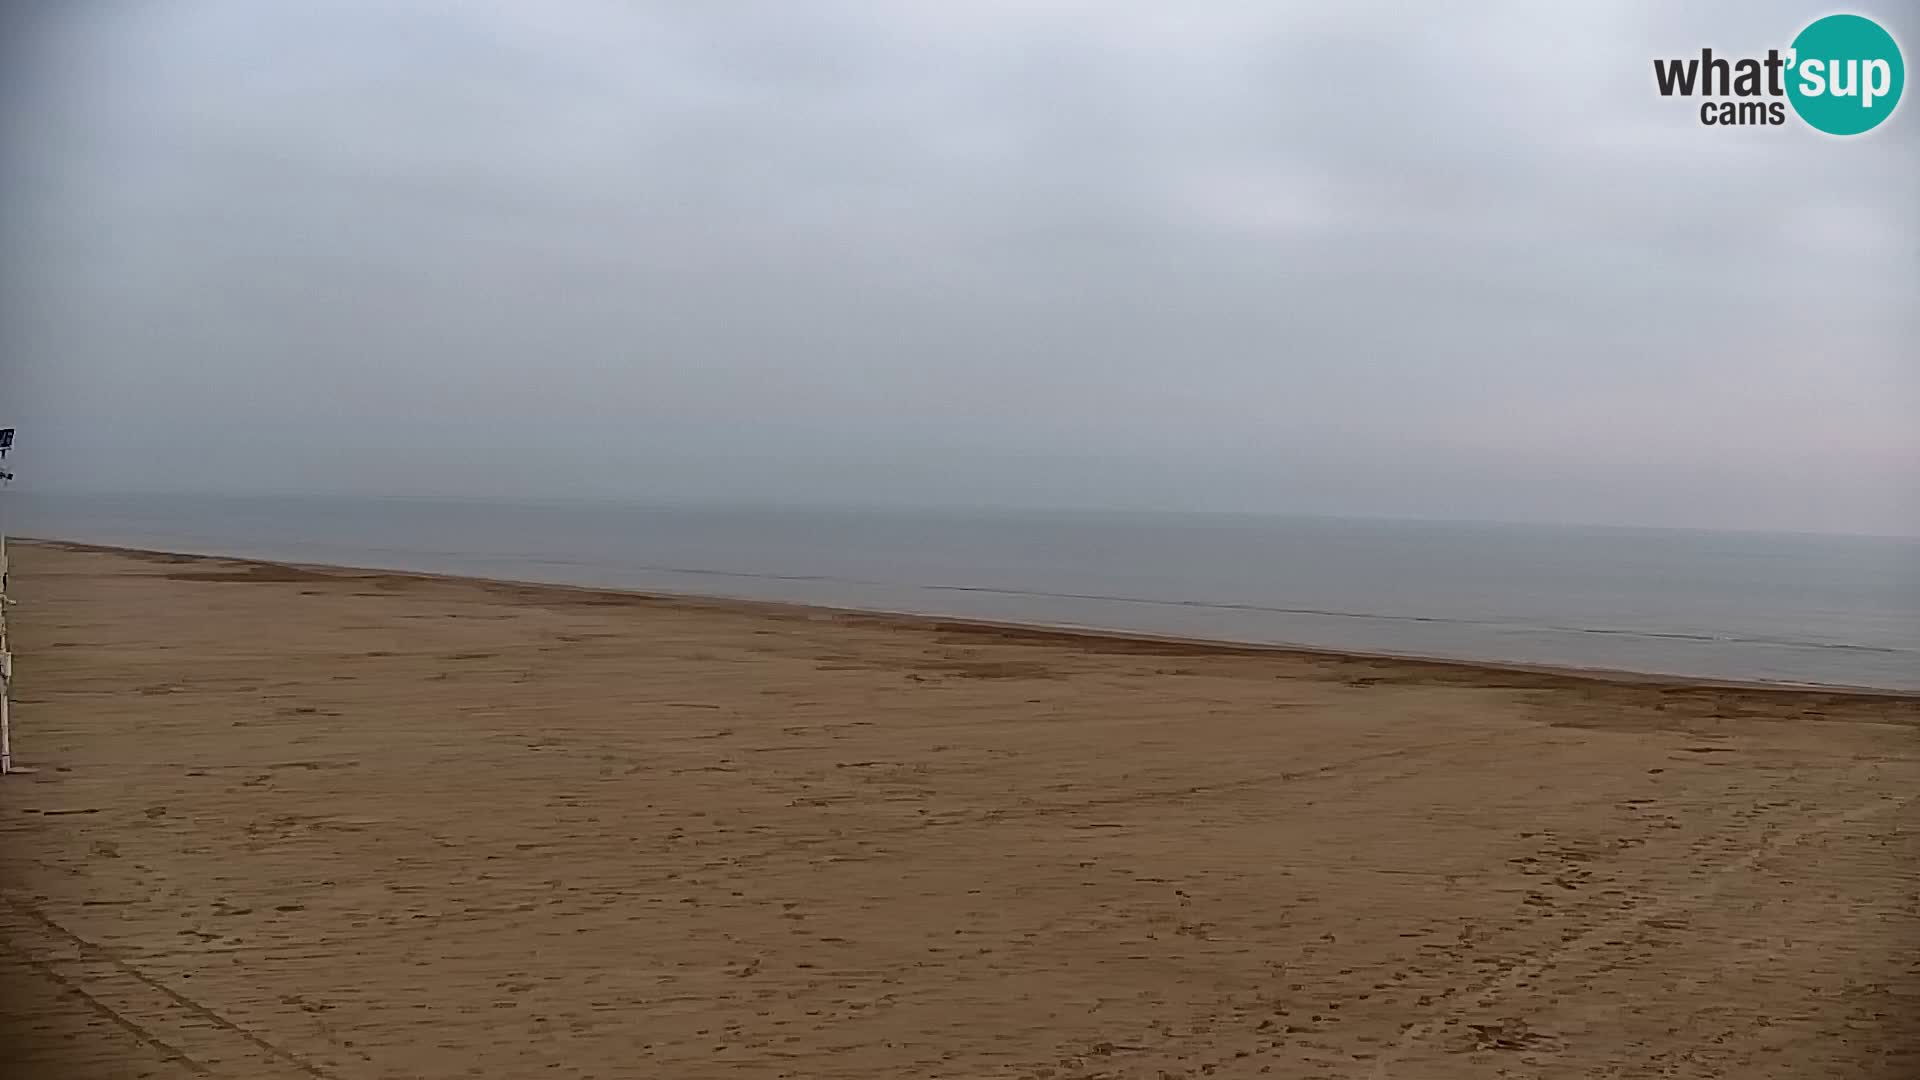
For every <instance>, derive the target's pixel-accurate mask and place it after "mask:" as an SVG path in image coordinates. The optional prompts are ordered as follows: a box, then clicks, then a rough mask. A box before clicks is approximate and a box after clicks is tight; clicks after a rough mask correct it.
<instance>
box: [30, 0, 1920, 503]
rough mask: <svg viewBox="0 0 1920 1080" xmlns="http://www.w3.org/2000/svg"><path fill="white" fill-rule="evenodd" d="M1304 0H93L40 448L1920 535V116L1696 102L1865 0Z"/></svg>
mask: <svg viewBox="0 0 1920 1080" xmlns="http://www.w3.org/2000/svg"><path fill="white" fill-rule="evenodd" d="M1196 8H1197V10H1194V9H1196ZM1274 8H1275V6H1274V5H1264V4H1228V3H1217V4H1206V5H1197V6H1196V5H1188V6H1186V7H1185V8H1182V9H1181V10H1180V17H1177V18H1176V17H1174V16H1173V15H1172V14H1170V13H1171V12H1172V11H1173V9H1171V8H1169V7H1167V6H1166V5H1160V4H1152V5H1149V4H1137V5H1130V4H1120V5H1114V4H1106V3H1103V4H1093V3H1070V2H1061V3H1052V4H1039V5H1033V4H1019V5H1016V4H984V5H954V4H947V3H932V2H926V3H903V4H896V5H885V6H879V7H876V6H874V5H870V4H857V3H823V4H809V5H789V4H773V3H764V4H760V3H754V4H741V5H732V4H729V5H682V4H657V5H655V4H638V5H627V4H613V3H593V2H588V0H569V2H564V3H552V4H524V3H508V2H496V3H463V4H456V3H451V2H440V3H432V2H427V0H418V2H411V3H372V2H361V3H336V4H329V5H324V6H318V5H316V6H313V7H302V6H299V5H259V4H251V3H241V2H238V0H226V2H221V0H178V2H175V3H171V4H155V5H145V6H131V5H127V6H118V7H110V6H104V5H103V6H98V7H88V8H85V9H82V13H81V14H74V15H68V16H61V17H48V18H46V19H45V20H43V25H40V26H38V27H37V28H36V32H35V33H34V34H33V35H31V40H32V47H33V49H34V50H35V53H34V57H33V59H34V61H35V62H34V63H33V64H32V65H31V74H30V75H29V76H25V77H17V78H16V82H18V83H20V84H21V85H22V87H23V92H22V93H21V94H19V95H14V96H15V97H16V98H18V99H19V100H18V101H16V102H15V103H14V104H13V105H12V106H11V107H10V108H9V110H8V112H7V113H6V114H5V121H4V123H5V126H4V127H0V137H4V139H5V141H6V150H7V153H6V154H5V155H0V156H3V157H4V158H5V160H7V161H8V162H11V163H12V164H8V165H5V166H4V167H5V168H6V169H7V173H6V174H5V175H6V177H7V181H8V182H7V186H6V187H5V189H4V199H3V200H0V236H4V237H5V238H6V239H7V241H8V242H7V246H6V251H7V255H6V256H5V261H4V264H0V274H4V277H3V278H0V284H4V286H5V288H4V293H0V304H4V305H5V308H4V313H5V314H6V316H7V318H6V319H5V322H4V323H3V324H0V326H3V327H4V328H3V329H0V345H3V346H4V347H5V349H6V352H5V355H6V356H7V359H6V360H5V361H4V362H5V363H6V365H7V368H6V370H5V371H3V372H0V378H4V387H5V399H4V401H5V404H6V405H7V406H8V411H9V412H10V413H12V414H14V415H13V417H12V418H13V420H14V422H16V423H19V424H21V425H22V426H23V427H25V428H29V429H33V430H34V433H35V440H34V441H33V442H32V443H29V444H28V445H37V446H38V447H39V448H40V450H39V454H38V456H37V457H36V458H35V459H34V461H35V468H34V470H33V471H29V470H26V469H25V468H24V467H23V470H22V471H23V474H25V475H28V476H36V479H35V481H34V482H35V483H37V484H41V485H44V486H47V487H59V486H71V487H81V486H94V487H129V486H148V485H151V484H155V483H160V482H161V481H158V480H156V479H154V476H153V473H152V471H151V470H150V469H147V468H145V467H143V464H144V462H145V461H146V460H150V458H147V457H146V456H144V455H143V454H142V453H141V451H142V449H143V448H148V447H153V446H158V445H164V446H167V447H169V448H171V453H173V454H175V455H177V456H179V457H181V458H183V459H185V460H187V461H190V462H191V466H190V467H189V468H184V469H177V470H170V471H169V477H168V479H167V480H166V481H165V482H166V483H174V484H192V485H194V486H201V487H208V488H282V487H300V488H308V489H311V488H321V489H337V488H347V489H356V490H419V491H436V490H459V491H468V490H489V489H491V490H505V491H536V490H539V491H550V490H578V491H592V492H600V493H609V494H620V493H626V494H638V495H645V494H654V493H666V494H676V495H677V494H698V493H702V492H706V493H716V494H722V495H727V496H730V497H731V496H738V497H755V496H758V495H767V494H770V493H778V494H781V495H782V496H784V497H800V498H807V497H817V498H830V499H835V500H841V501H859V500H862V499H877V500H885V501H900V500H912V501H921V502H940V501H943V500H950V501H958V502H986V503H992V502H1034V501H1039V502H1047V501H1075V502H1087V503H1092V504H1113V505H1193V506H1204V507H1207V508H1218V509H1235V508H1244V509H1281V510H1287V509H1294V510H1309V511H1330V512H1363V513H1411V514H1422V515H1440V516H1445V515H1446V514H1447V512H1448V509H1447V508H1448V507H1449V506H1452V507H1454V508H1455V509H1456V510H1457V512H1458V513H1459V514H1461V515H1463V516H1479V517H1489V516H1491V517H1510V518H1536V517H1545V518H1552V519H1582V520H1594V521H1619V522H1626V523H1655V524H1658V523H1668V524H1692V525H1730V526H1740V527H1786V528H1814V529H1822V528H1834V529H1862V530H1870V531H1890V530H1891V531H1908V532H1914V531H1920V496H1916V494H1915V489H1916V487H1920V485H1916V484H1915V483H1914V482H1913V480H1914V477H1915V472H1914V469H1915V466H1916V465H1917V464H1920V434H1917V433H1916V428H1915V426H1914V425H1913V424H1912V422H1911V418H1912V416H1913V415H1914V414H1915V407H1916V406H1917V405H1920V375H1917V374H1916V367H1915V364H1914V360H1915V354H1916V344H1917V343H1920V315H1916V314H1915V306H1914V305H1913V304H1912V303H1911V298H1912V297H1913V296H1914V295H1916V293H1920V289H1917V288H1916V286H1920V260H1916V258H1915V248H1914V240H1915V237H1916V235H1920V230H1917V229H1916V224H1917V223H1916V221H1915V214H1916V212H1917V211H1916V207H1920V200H1916V199H1915V198H1914V196H1915V194H1916V192H1915V191H1914V188H1913V180H1912V177H1913V176H1914V175H1916V173H1915V168H1914V166H1915V165H1916V164H1920V152H1917V150H1916V147H1917V145H1920V143H1917V141H1916V138H1915V136H1914V132H1915V130H1916V129H1915V123H1914V119H1913V117H1914V115H1915V114H1914V111H1913V108H1914V106H1913V105H1912V104H1910V103H1909V104H1903V105H1902V110H1901V113H1900V114H1899V115H1897V116H1896V117H1895V119H1894V120H1893V121H1892V122H1891V124H1890V126H1889V127H1888V129H1886V130H1884V131H1881V132H1877V133H1875V134H1874V135H1872V136H1869V137H1867V138H1865V139H1859V140H1853V141H1850V142H1837V141H1831V140H1824V139H1822V138H1820V137H1818V136H1816V135H1814V134H1812V133H1810V132H1807V131H1805V130H1803V129H1798V128H1794V127H1789V128H1786V129H1761V130H1752V131H1739V130H1735V131H1719V130H1713V129H1707V128H1702V127H1700V126H1699V125H1698V124H1697V123H1696V122H1695V121H1694V119H1693V117H1692V115H1691V113H1690V112H1689V110H1688V107H1687V106H1686V105H1685V104H1684V103H1680V102H1674V101H1662V100H1661V99H1659V98H1658V97H1657V95H1655V94H1654V93H1653V90H1652V86H1651V75H1650V60H1651V58H1652V57H1653V56H1655V55H1684V54H1685V53H1687V52H1689V51H1692V50H1697V49H1698V48H1699V47H1700V45H1702V44H1712V45H1714V46H1715V47H1716V48H1725V49H1730V50H1732V49H1745V50H1751V51H1760V50H1764V49H1765V48H1766V47H1767V46H1768V45H1770V44H1778V43H1784V41H1785V40H1786V39H1787V38H1788V37H1789V36H1790V35H1791V34H1792V32H1793V31H1794V30H1796V29H1797V28H1798V27H1799V26H1800V25H1802V24H1803V23H1804V22H1805V21H1806V20H1807V19H1808V18H1810V17H1811V13H1809V12H1807V11H1803V10H1800V9H1799V8H1798V7H1796V6H1795V5H1791V4H1785V3H1777V4H1731V3H1729V4H1725V5H1718V6H1689V7H1687V8H1685V9H1678V8H1676V7H1675V6H1673V5H1665V4H1647V5H1641V6H1637V7H1636V6H1633V5H1615V4H1593V5H1553V6H1551V7H1550V8H1549V7H1547V6H1543V5H1533V4H1519V3H1503V4H1490V5H1485V6H1483V7H1481V8H1479V9H1477V11H1476V12H1475V13H1474V14H1472V15H1463V14H1461V13H1459V12H1456V11H1452V10H1441V9H1439V8H1432V9H1419V10H1416V11H1415V12H1413V13H1412V14H1409V13H1408V12H1407V11H1405V10H1404V9H1403V8H1401V7H1399V6H1388V5H1328V6H1327V7H1325V8H1324V9H1321V10H1313V9H1307V8H1302V9H1299V10H1294V11H1286V12H1281V11H1277V10H1274ZM1888 21H1889V23H1890V25H1893V26H1894V27H1895V30H1896V33H1898V34H1902V35H1903V36H1904V38H1905V40H1908V41H1912V40H1916V38H1920V35H1916V34H1915V32H1914V31H1915V30H1916V29H1920V27H1914V26H1907V25H1904V24H1902V23H1901V22H1900V21H1899V20H1898V19H1897V18H1892V17H1890V16H1889V18H1888ZM16 48H19V47H16ZM507 425H512V426H513V429H514V430H515V432H516V434H515V437H514V439H513V440H512V443H511V445H502V443H501V442H500V440H499V439H498V438H497V432H499V431H500V430H501V429H502V428H503V427H504V426H507ZM23 438H25V436H24V435H23Z"/></svg>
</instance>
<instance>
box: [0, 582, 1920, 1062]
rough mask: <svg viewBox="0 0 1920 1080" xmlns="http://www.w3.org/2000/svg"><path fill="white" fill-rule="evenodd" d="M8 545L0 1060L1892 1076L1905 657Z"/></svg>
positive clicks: (1918, 876)
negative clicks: (1121, 627) (1774, 683)
mask: <svg viewBox="0 0 1920 1080" xmlns="http://www.w3.org/2000/svg"><path fill="white" fill-rule="evenodd" d="M12 552H13V593H14V595H15V596H16V598H17V599H18V600H19V605H18V606H17V607H16V608H14V609H13V610H12V611H11V613H10V615H9V627H10V631H11V633H12V636H13V646H14V649H15V651H16V654H17V669H18V671H17V680H16V686H15V697H16V703H17V708H16V713H15V718H16V747H15V748H16V753H17V755H18V759H19V761H20V763H22V764H24V765H27V766H31V767H34V768H36V769H37V771H36V772H34V773H32V774H28V775H19V776H11V777H7V778H5V780H4V781H0V945H3V947H0V991H4V994H5V996H4V999H0V1070H5V1075H8V1076H21V1077H60V1078H65V1077H74V1078H109V1077H111V1078H122V1077H155V1078H169V1080H171V1078H175V1077H194V1076H214V1077H234V1078H249V1080H252V1078H259V1080H274V1078H295V1080H297V1078H311V1077H337V1078H343V1080H344V1078H373V1077H382V1078H388V1077H391V1078H413V1077H510V1078H520V1077H612V1076H621V1077H659V1078H699V1077H728V1078H755V1077H763V1078H772V1077H806V1078H836V1077H844V1078H855V1077H858V1078H879V1077H956V1078H959V1077H967V1078H972V1077H1035V1078H1049V1080H1066V1078H1070V1077H1127V1078H1134V1077H1139V1078H1146V1080H1162V1078H1166V1077H1180V1078H1188V1077H1204V1076H1211V1077H1216V1078H1223V1080H1224V1078H1238V1077H1253V1076H1272V1077H1276V1078H1302V1077H1328V1078H1385V1077H1393V1078H1404V1080H1452V1078H1461V1080H1466V1078H1473V1080H1480V1078H1488V1077H1610V1078H1629V1077H1647V1078H1651V1077H1740V1078H1747V1077H1793V1078H1799V1077H1834V1078H1841V1077H1844V1078H1848V1080H1858V1078H1886V1080H1913V1078H1915V1077H1920V966H1917V965H1920V804H1917V803H1916V799H1920V744H1917V743H1916V731H1920V701H1916V700H1915V699H1902V698H1897V697H1890V696H1876V695H1870V694H1851V693H1841V692H1829V693H1796V692H1782V691H1765V690H1753V689H1737V688H1714V687H1701V686H1687V685H1684V684H1677V683H1669V682H1658V681H1639V682H1609V681H1601V680H1593V679H1583V678H1578V677H1571V676H1564V675H1555V674H1550V673H1525V672H1510V671H1498V670H1493V669H1477V668H1473V667H1470V666H1465V665H1445V664H1429V663H1420V662H1412V661H1400V660H1382V659H1361V658H1339V657H1329V656H1320V655H1313V654H1305V653H1287V652H1280V651H1271V650H1259V649H1247V648H1233V647H1215V646H1206V645H1193V644H1181V643H1172V642H1154V641H1140V640H1128V639H1121V638H1100V637H1091V636H1075V635H1071V634H1050V633H1045V632H1021V631H1016V630H1003V629H993V628H979V627H968V626H961V625H956V624H951V623H942V622H940V621H937V620H910V619H896V618H888V617H878V616H864V615H852V614H844V613H830V612H821V611H807V610H803V609H796V608H781V607H774V606H755V605H748V604H741V603H731V602H718V601H715V602H704V601H682V600H672V599H660V598H647V597H639V596H631V595H623V594H615V593H600V592H593V591H588V590H570V589H561V588H548V587H541V586H525V585H513V584H504V583H490V582H479V581H462V580H457V579H441V578H428V577H417V576H408V575H401V574H390V573H379V572H362V571H329V570H321V569H307V568H294V567H284V566H276V565H272V564H263V563H246V562H239V561H232V560H216V559H201V558H188V557H181V556H156V555H138V554H132V553H122V552H110V551H102V550H89V549H81V548H73V547H57V546H48V545H37V546H28V545H19V546H16V547H14V548H13V549H12Z"/></svg>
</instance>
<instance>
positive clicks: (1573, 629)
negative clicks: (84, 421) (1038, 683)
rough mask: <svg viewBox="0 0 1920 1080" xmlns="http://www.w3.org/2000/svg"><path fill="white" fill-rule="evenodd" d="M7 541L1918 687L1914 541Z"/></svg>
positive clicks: (1116, 516)
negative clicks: (109, 546) (74, 543)
mask: <svg viewBox="0 0 1920 1080" xmlns="http://www.w3.org/2000/svg"><path fill="white" fill-rule="evenodd" d="M0 525H4V527H5V529H6V530H7V531H8V532H9V533H11V534H14V535H23V536H38V537H44V538H49V539H61V540H74V541H81V542H87V543H96V544H112V545H119V546H127V547H144V548H156V549H163V550H176V551H186V552H195V553H205V554H219V555H234V556H244V557H252V558H263V559H277V560H287V561H301V562H314V563H332V564H339V565H348V566H365V567H377V568H382V569H393V570H413V571H424V572H433V573H451V574H468V575H475V576H483V577H499V578H512V579H519V580H528V581H543V582H554V583H563V584H577V585H594V586H605V587H616V588H629V589H638V590H645V591H658V592H673V593H688V594H699V595H712V596H726V597H738V598H743V599H754V600H779V601H790V602H799V603H813V604H824V605H832V606H838V607H850V608H863V609H872V610H880V611H897V612H908V613H916V614H937V615H953V616H960V617H968V618H979V619H992V620H1004V621H1010V622H1023V623H1034V624H1043V625H1058V626H1075V627H1091V628H1099V629H1110V630H1121V631H1136V632H1143V633H1152V634H1169V635H1179V636H1188V637H1199V638H1212V639H1220V640H1227V641H1245V642H1257V643H1265V644H1294V645H1305V646H1313V647H1321V648H1330V649H1343V650H1354V651H1363V652H1383V653H1397V654H1407V655H1421V656H1434V657H1444V658H1449V659H1461V660H1478V661H1493V662H1508V663H1526V664H1550V665H1558V666H1568V667H1582V668H1600V669H1615V670H1624V671H1635V672H1647V673H1656V674H1669V675H1682V676H1697V677H1702V678H1715V679H1739V680H1763V681H1780V682H1791V683H1816V684H1828V685H1849V686H1863V687H1876V688H1884V689H1896V690H1920V540H1915V539H1906V538H1882V537H1846V536H1814V535H1804V534H1755V533H1715V532H1691V531H1674V530H1654V529H1623V528H1586V527H1561V526H1523V525H1497V524H1479V523H1440V522H1409V521H1380V520H1349V519H1323V518H1290V517H1279V516H1258V515H1230V514H1159V513H1120V512H1111V513H1109V512H1049V511H984V512H983V511H972V510H969V511H959V510H955V511H937V510H907V509H842V508H798V507H771V506H722V505H701V504H691V503H658V504H646V503H613V502H560V501H551V502H548V501H514V500H504V499H503V500H456V499H394V498H337V497H206V496H194V497H164V498H163V497H154V496H97V495H88V496H78V495H59V496H55V495H44V494H34V493H30V492H25V491H14V492H9V493H7V494H6V495H4V496H0Z"/></svg>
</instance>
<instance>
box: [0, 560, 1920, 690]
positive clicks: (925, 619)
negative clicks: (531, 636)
mask: <svg viewBox="0 0 1920 1080" xmlns="http://www.w3.org/2000/svg"><path fill="white" fill-rule="evenodd" d="M9 542H11V543H15V544H21V545H27V546H36V547H45V548H50V549H53V550H61V551H74V552H95V553H101V554H113V555H126V556H131V557H134V558H141V559H156V558H157V559H164V560H167V561H178V562H186V561H195V562H219V563H229V564H235V565H240V566H248V567H261V568H269V569H273V570H283V571H292V572H297V573H310V574H316V575H324V576H339V575H378V576H380V577H386V578H392V579H403V580H417V581H436V582H456V583H460V582H464V583H477V584H481V585H488V586H504V587H508V588H511V589H515V590H535V591H542V590H551V591H554V592H558V593H561V594H565V595H569V596H592V597H600V598H605V599H608V600H609V601H610V602H631V603H634V604H644V605H650V606H669V607H675V606H677V607H683V608H686V609H698V610H706V611H732V612H738V613H743V614H787V615H797V616H802V617H809V618H820V617H827V618H832V619H835V620H838V621H845V622H856V623H857V622H861V621H866V624H867V625H876V626H888V627H899V628H908V629H919V630H929V631H935V632H947V633H974V634H981V635H990V636H992V637H994V638H996V639H998V640H1000V641H1004V642H1028V643H1033V644H1051V645H1068V646H1073V645H1078V646H1081V647H1085V648H1091V649H1093V650H1095V651H1100V652H1107V653H1115V652H1120V653H1124V652H1139V651H1149V648H1150V651H1153V652H1155V653H1156V654H1159V655H1181V656H1193V657H1203V656H1256V657H1257V656H1267V657H1273V658H1276V659H1290V660H1307V661H1319V662H1325V663H1334V664H1340V665H1345V666H1351V667H1355V668H1363V669H1379V668H1383V667H1384V668H1395V669H1398V675H1397V677H1396V681H1409V682H1417V683H1421V684H1426V685H1453V686H1458V685H1472V686H1479V687H1487V688H1502V689H1524V690H1553V689H1567V688H1589V689H1591V688H1609V687H1611V688H1620V689H1632V690H1642V691H1645V690H1654V691H1660V692H1664V693H1669V694H1675V695H1680V694H1686V693H1690V692H1700V693H1738V694H1742V695H1748V696H1753V697H1761V698H1767V699H1769V700H1774V701H1780V700H1785V701H1801V700H1809V699H1814V700H1820V701H1824V702H1827V703H1832V704H1844V703H1849V702H1879V703H1884V702H1889V701H1892V702H1920V691H1910V690H1899V689H1893V688H1886V687H1875V686H1857V685H1848V684H1837V683H1795V682H1772V681H1766V680H1739V679H1714V678H1709V677H1703V676H1687V675H1673V674H1667V673H1662V672H1643V671H1633V670H1627V669H1618V668H1588V667H1577V666H1562V665H1548V664H1525V663H1518V662H1503V661H1497V660H1464V659H1458V658H1453V657H1443V656H1422V655H1413V654H1404V653H1392V652H1368V651H1357V650H1343V649H1329V648H1321V647H1316V646H1312V645H1298V644H1267V643H1261V642H1248V641H1234V640H1231V639H1215V638H1193V637H1180V636H1175V635H1161V634H1152V633H1147V632H1142V631H1133V630H1113V629H1105V628H1100V627H1090V626H1075V625H1070V624H1049V623H1023V622H1006V621H997V620H991V619H974V618H966V617H960V616H947V615H931V614H922V613H916V612H905V611H888V610H884V609H877V608H854V607H838V606H834V605H829V604H807V603H798V602H793V601H782V600H754V599H746V598H740V597H729V596H715V595H709V594H702V593H674V592H652V591H646V590H641V589H624V588H619V587H615V586H596V585H571V584H564V583H557V582H545V581H533V580H527V579H518V578H494V577H479V576H474V575H468V574H448V573H435V572H431V571H422V570H393V569H387V568H384V567H377V566H351V565H344V564H336V563H303V562H292V561H287V560H280V559H260V558H252V557H248V556H237V555H215V554H207V553H200V552H185V551H166V550H161V549H155V548H137V547H124V546H120V545H114V544H92V543H85V542H81V541H75V540H60V539H54V538H50V537H32V536H18V537H12V538H10V541H9ZM1143 647H1148V648H1143Z"/></svg>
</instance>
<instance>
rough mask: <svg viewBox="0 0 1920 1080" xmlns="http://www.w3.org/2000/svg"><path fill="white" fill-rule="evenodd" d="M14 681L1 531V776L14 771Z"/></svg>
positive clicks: (3, 536) (5, 557)
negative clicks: (11, 695) (10, 703)
mask: <svg viewBox="0 0 1920 1080" xmlns="http://www.w3.org/2000/svg"><path fill="white" fill-rule="evenodd" d="M12 683H13V654H12V653H11V652H8V651H7V536H6V534H5V533H0V776H5V775H6V774H7V773H10V772H12V771H13V730H12V718H11V717H10V716H9V715H8V708H7V691H8V690H9V689H11V688H12Z"/></svg>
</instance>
